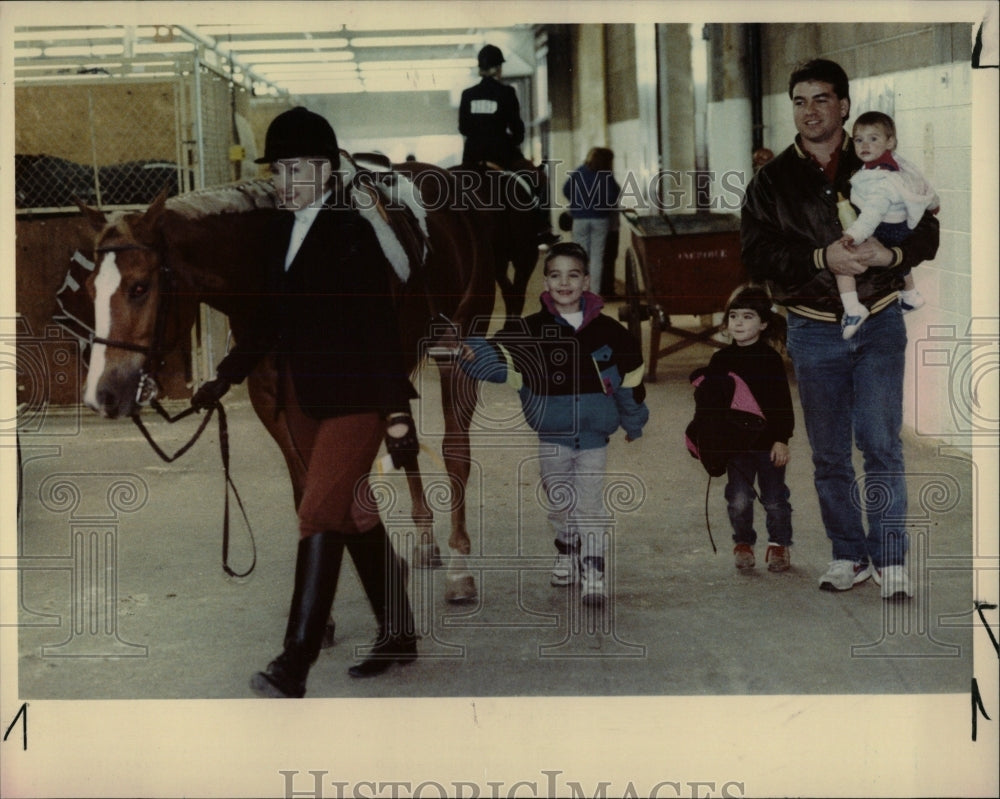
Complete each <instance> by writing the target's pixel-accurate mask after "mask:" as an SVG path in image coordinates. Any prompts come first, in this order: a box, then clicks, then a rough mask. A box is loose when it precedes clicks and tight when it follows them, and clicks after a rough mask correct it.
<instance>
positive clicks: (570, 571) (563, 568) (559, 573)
mask: <svg viewBox="0 0 1000 799" xmlns="http://www.w3.org/2000/svg"><path fill="white" fill-rule="evenodd" d="M579 581H580V560H579V558H578V557H577V555H576V553H568V554H567V553H562V552H560V553H559V554H558V555H556V562H555V563H554V564H553V565H552V585H557V586H565V585H576V584H577V583H578V582H579Z"/></svg>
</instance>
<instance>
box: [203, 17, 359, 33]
mask: <svg viewBox="0 0 1000 799" xmlns="http://www.w3.org/2000/svg"><path fill="white" fill-rule="evenodd" d="M195 28H196V29H197V31H198V32H199V33H203V34H205V35H207V36H216V37H219V36H227V35H230V34H232V35H234V36H237V35H238V36H252V35H253V34H255V33H262V34H263V33H268V34H280V33H301V32H303V31H304V27H303V25H302V23H301V22H300V23H292V22H289V23H287V24H282V23H281V22H277V21H276V22H273V23H268V24H267V25H255V24H250V23H238V22H237V23H232V24H229V23H227V24H225V25H196V26H195ZM342 30H344V26H343V25H324V26H323V32H324V33H340V32H341V31H342Z"/></svg>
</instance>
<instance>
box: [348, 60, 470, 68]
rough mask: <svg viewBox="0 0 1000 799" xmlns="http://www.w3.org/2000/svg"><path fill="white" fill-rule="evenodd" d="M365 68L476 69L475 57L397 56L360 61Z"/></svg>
mask: <svg viewBox="0 0 1000 799" xmlns="http://www.w3.org/2000/svg"><path fill="white" fill-rule="evenodd" d="M359 63H360V64H361V66H362V67H363V68H364V69H371V70H380V69H384V70H390V71H392V70H415V69H474V68H475V67H476V59H475V58H474V57H473V58H439V59H434V58H425V59H416V58H397V59H395V60H393V61H360V62H359Z"/></svg>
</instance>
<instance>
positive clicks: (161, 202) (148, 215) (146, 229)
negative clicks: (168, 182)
mask: <svg viewBox="0 0 1000 799" xmlns="http://www.w3.org/2000/svg"><path fill="white" fill-rule="evenodd" d="M169 194H170V192H169V189H168V188H166V187H165V188H164V189H163V190H162V191H161V192H160V193H159V194H158V195H157V196H156V199H155V200H153V202H152V203H151V204H150V206H149V208H147V209H146V212H145V213H144V214H143V215H142V216H141V217H139V218H138V219H137V220H136V221H134V222H133V223H132V230H133V232H134V233H135V235H136V237H137V238H139V239H140V240H142V241H147V240H148V241H153V240H154V238H155V235H156V234H155V231H156V228H157V222H159V220H160V217H161V216H163V211H164V208H165V207H166V202H167V197H168V196H169Z"/></svg>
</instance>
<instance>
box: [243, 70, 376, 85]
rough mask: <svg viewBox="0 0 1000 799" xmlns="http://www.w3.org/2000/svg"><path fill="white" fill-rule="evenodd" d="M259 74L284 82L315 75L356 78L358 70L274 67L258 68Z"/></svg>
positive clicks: (330, 77)
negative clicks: (271, 68) (272, 68)
mask: <svg viewBox="0 0 1000 799" xmlns="http://www.w3.org/2000/svg"><path fill="white" fill-rule="evenodd" d="M257 74H258V75H260V76H261V77H262V78H267V80H273V81H276V82H279V83H280V82H283V81H286V80H300V79H301V80H305V79H312V78H313V77H317V78H323V79H328V80H348V79H350V78H355V77H357V76H358V72H357V70H355V69H351V70H332V69H305V68H288V69H284V68H282V69H274V70H270V69H268V70H258V71H257Z"/></svg>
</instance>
